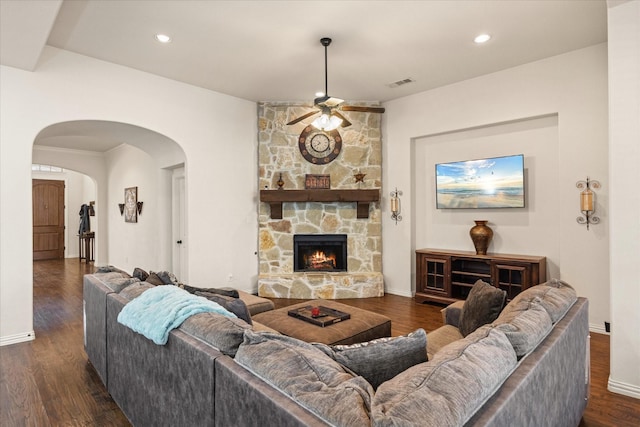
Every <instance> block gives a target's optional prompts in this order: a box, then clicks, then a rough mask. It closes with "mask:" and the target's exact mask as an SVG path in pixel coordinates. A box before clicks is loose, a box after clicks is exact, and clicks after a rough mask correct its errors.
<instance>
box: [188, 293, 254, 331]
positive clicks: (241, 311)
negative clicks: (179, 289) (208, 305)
mask: <svg viewBox="0 0 640 427" xmlns="http://www.w3.org/2000/svg"><path fill="white" fill-rule="evenodd" d="M195 295H198V296H200V297H204V298H206V299H208V300H209V301H213V302H216V303H218V304H220V305H221V306H222V307H224V308H225V309H226V310H228V311H230V312H232V313H233V314H235V315H236V316H238V318H240V319H242V320H244V321H245V322H247V323H248V324H250V325H252V324H253V322H252V321H251V314H250V313H249V309H247V305H246V304H245V303H244V301H242V300H241V299H240V298H232V297H225V296H224V295H220V294H214V293H211V292H196V293H195Z"/></svg>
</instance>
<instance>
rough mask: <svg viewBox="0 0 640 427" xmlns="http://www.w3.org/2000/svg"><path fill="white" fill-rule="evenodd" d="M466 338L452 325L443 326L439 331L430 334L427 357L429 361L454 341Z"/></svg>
mask: <svg viewBox="0 0 640 427" xmlns="http://www.w3.org/2000/svg"><path fill="white" fill-rule="evenodd" d="M462 338H464V337H463V336H462V334H461V333H460V330H459V329H458V328H456V327H455V326H452V325H443V326H440V327H439V328H438V329H436V330H434V331H431V332H429V335H428V336H427V357H428V358H429V360H431V359H433V356H434V355H435V354H436V353H437V352H439V351H440V350H441V349H442V348H444V347H446V346H447V345H449V344H451V343H452V342H454V341H457V340H459V339H462Z"/></svg>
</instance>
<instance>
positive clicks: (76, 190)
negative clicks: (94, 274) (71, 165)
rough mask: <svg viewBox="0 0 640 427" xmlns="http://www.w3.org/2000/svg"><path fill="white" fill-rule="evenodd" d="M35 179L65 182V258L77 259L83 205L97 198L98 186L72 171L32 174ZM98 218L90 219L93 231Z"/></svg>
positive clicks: (35, 172) (37, 172) (84, 176)
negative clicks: (80, 213) (80, 212)
mask: <svg viewBox="0 0 640 427" xmlns="http://www.w3.org/2000/svg"><path fill="white" fill-rule="evenodd" d="M31 176H32V178H33V179H49V180H57V181H64V183H65V189H64V205H65V209H64V215H65V221H64V223H65V226H66V228H65V233H64V246H65V251H64V256H65V258H77V257H78V256H79V252H78V251H79V246H78V229H79V228H80V215H79V211H80V207H81V206H82V205H83V204H87V205H88V204H89V201H91V200H95V198H96V194H95V193H96V186H95V184H94V183H93V181H91V179H90V178H89V177H87V176H86V175H83V174H80V173H76V172H74V171H71V170H66V169H65V170H64V171H63V172H60V173H58V172H56V173H53V172H40V171H34V172H33V173H32V175H31ZM97 219H98V218H97V216H92V217H90V218H89V224H90V225H91V229H92V230H95V226H94V222H96V221H97Z"/></svg>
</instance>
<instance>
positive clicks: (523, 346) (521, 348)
mask: <svg viewBox="0 0 640 427" xmlns="http://www.w3.org/2000/svg"><path fill="white" fill-rule="evenodd" d="M493 325H494V326H496V328H497V329H500V330H501V331H503V332H504V333H505V335H506V336H507V338H508V339H509V341H510V342H511V345H513V349H514V350H515V352H516V354H517V355H518V357H520V356H524V355H525V354H527V353H529V352H531V351H532V350H533V349H535V348H536V347H537V346H538V344H540V342H541V341H542V340H543V339H544V337H546V336H547V335H548V334H549V332H550V331H551V328H552V324H551V317H549V314H548V313H547V311H546V310H545V309H544V308H543V307H542V305H541V304H540V299H539V298H538V297H535V298H533V299H531V300H529V299H526V298H524V299H519V300H515V299H514V300H513V301H511V302H510V303H509V304H508V305H507V306H506V307H505V308H504V310H503V311H502V313H500V316H498V318H497V319H496V320H495V322H493Z"/></svg>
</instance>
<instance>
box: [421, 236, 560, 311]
mask: <svg viewBox="0 0 640 427" xmlns="http://www.w3.org/2000/svg"><path fill="white" fill-rule="evenodd" d="M546 277H547V259H546V258H545V257H539V256H527V255H507V254H487V255H476V254H475V252H467V251H445V250H439V249H418V250H416V294H415V300H416V302H419V303H422V302H425V301H432V302H439V303H445V304H449V303H452V302H455V301H458V300H464V299H466V298H467V295H468V294H469V291H470V290H471V288H472V287H473V284H474V283H475V282H476V281H477V280H478V279H482V280H484V281H485V282H487V283H490V284H491V285H493V286H495V287H498V288H500V289H504V290H505V291H507V298H508V299H512V298H513V297H515V296H516V295H518V294H519V293H520V292H521V291H522V290H524V289H526V288H528V287H530V286H534V285H537V284H539V283H542V282H544V281H545V280H546Z"/></svg>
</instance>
